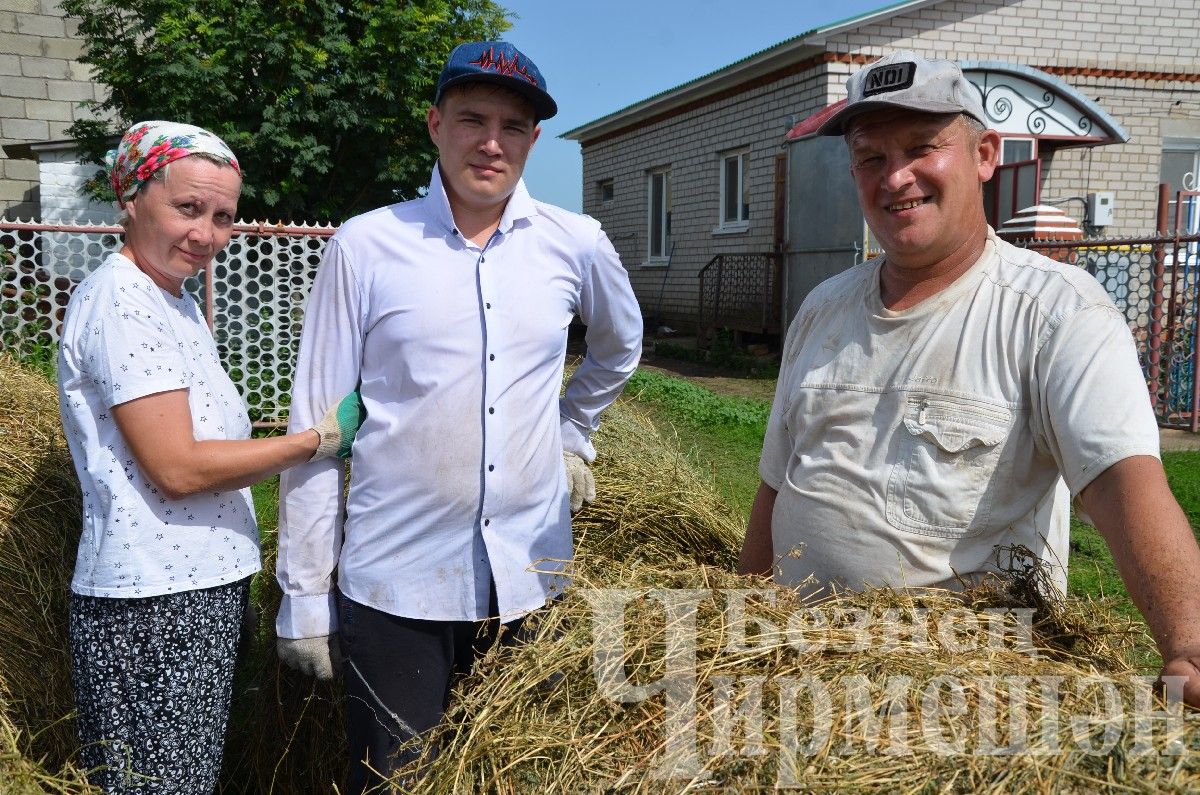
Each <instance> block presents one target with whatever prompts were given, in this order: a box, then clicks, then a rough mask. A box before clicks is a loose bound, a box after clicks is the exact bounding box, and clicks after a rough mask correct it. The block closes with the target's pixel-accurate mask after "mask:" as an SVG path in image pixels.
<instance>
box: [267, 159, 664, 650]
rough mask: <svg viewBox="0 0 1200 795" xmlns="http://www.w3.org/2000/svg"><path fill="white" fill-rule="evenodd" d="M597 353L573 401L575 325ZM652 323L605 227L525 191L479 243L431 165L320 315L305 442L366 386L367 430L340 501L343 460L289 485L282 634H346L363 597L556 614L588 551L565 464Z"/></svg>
mask: <svg viewBox="0 0 1200 795" xmlns="http://www.w3.org/2000/svg"><path fill="white" fill-rule="evenodd" d="M574 315H578V316H579V317H580V319H581V320H582V321H583V322H584V323H585V324H586V325H587V327H588V332H587V346H588V352H587V356H586V358H585V359H584V361H583V363H582V364H581V365H580V366H579V368H578V369H577V370H576V372H575V373H574V375H573V377H572V378H571V381H570V383H569V384H568V386H567V389H566V392H565V395H564V396H563V397H562V398H561V399H560V398H559V391H560V386H561V382H562V374H563V363H564V357H565V353H566V343H567V327H568V326H569V325H570V323H571V319H572V317H573V316H574ZM641 330H642V321H641V314H640V311H639V309H638V305H637V301H636V299H635V298H634V295H633V291H632V289H631V288H630V286H629V278H628V274H627V273H626V272H625V269H624V268H623V267H622V265H621V263H620V259H619V258H618V256H617V253H616V251H615V250H614V249H613V247H612V244H611V243H610V242H609V240H608V238H607V237H606V236H605V234H604V233H603V232H602V231H601V230H600V225H599V223H598V222H596V221H595V220H593V219H591V218H588V217H587V216H582V215H578V214H575V213H571V212H568V211H566V210H563V209H560V208H558V207H554V206H551V205H547V204H542V203H541V202H536V201H534V200H533V199H531V198H530V196H529V193H528V192H527V191H526V189H525V185H524V182H520V183H518V185H517V188H516V191H515V192H514V193H513V195H512V197H511V198H510V199H509V201H508V204H507V206H506V208H505V211H504V214H503V217H502V218H501V220H500V225H499V228H498V229H497V230H496V232H495V234H494V235H493V236H492V238H491V239H490V240H489V241H488V243H487V245H486V246H484V247H483V248H482V249H481V248H479V247H478V246H476V245H475V244H473V243H472V242H471V241H470V240H467V239H466V238H464V237H463V236H462V235H461V234H460V233H459V232H458V230H457V229H456V228H455V223H454V217H453V215H452V214H451V211H450V205H449V202H448V201H447V198H446V193H445V190H444V188H443V187H442V182H441V177H440V173H439V170H438V168H437V167H436V166H435V167H434V173H433V179H432V181H431V183H430V186H429V192H428V194H427V195H426V196H425V197H424V198H420V199H416V200H413V201H409V202H403V203H400V204H395V205H392V206H389V207H384V208H381V209H379V210H375V211H373V212H369V213H366V214H364V215H360V216H358V217H356V218H353V219H351V220H349V221H347V222H346V223H345V224H344V225H342V227H341V228H340V229H339V230H338V233H337V234H336V235H335V236H334V237H333V238H332V239H331V240H330V242H329V244H328V246H327V248H326V249H325V256H324V260H323V262H322V265H321V269H320V272H319V273H318V275H317V279H316V282H315V283H314V285H313V290H312V294H311V295H310V297H309V300H308V307H307V309H306V311H305V321H304V333H303V338H302V341H301V345H300V357H299V361H298V365H297V370H296V377H295V386H294V389H293V398H292V406H291V424H290V429H291V430H301V429H304V428H307V427H310V426H311V425H313V424H314V423H315V422H316V421H317V420H318V419H319V418H320V417H321V415H322V414H323V413H324V411H325V410H326V409H327V408H328V407H329V406H331V405H333V404H334V402H336V401H337V400H338V399H339V398H341V397H342V396H343V395H344V394H345V393H346V392H348V391H350V390H352V389H354V388H356V387H358V388H359V389H360V392H361V394H362V398H363V403H364V404H365V406H366V409H367V418H366V421H365V422H364V423H363V426H362V428H361V429H360V430H359V432H358V435H357V436H356V438H355V441H354V451H353V459H352V465H353V475H352V477H351V483H350V489H349V494H348V497H347V499H346V503H345V505H344V516H343V505H342V494H343V477H344V471H345V470H344V467H343V465H342V462H340V461H337V460H336V459H332V460H326V461H320V462H315V463H310V464H302V465H300V466H297V467H295V468H293V469H291V470H288V471H287V472H285V473H284V474H283V478H282V484H281V494H280V515H279V559H278V571H277V573H278V577H279V583H280V585H281V587H282V588H283V593H284V596H283V602H282V604H281V606H280V610H279V616H278V619H277V626H276V629H277V631H278V633H279V635H280V636H281V637H289V638H302V637H313V636H318V635H326V634H329V633H330V632H332V631H335V630H336V629H337V623H336V621H337V620H336V615H337V614H336V611H335V609H334V605H333V598H332V597H333V588H334V585H333V580H332V577H333V572H334V569H335V568H336V569H337V570H338V575H337V587H338V588H339V589H340V590H341V591H342V593H344V594H345V595H346V596H347V597H349V598H350V599H352V600H354V601H356V602H360V603H362V604H366V605H369V606H371V607H374V608H376V609H378V610H381V611H384V612H387V613H390V614H393V615H398V616H405V617H408V618H419V619H430V620H440V621H463V620H478V619H481V618H485V617H486V616H487V615H488V614H489V596H490V589H491V586H492V584H493V582H494V585H495V590H496V597H497V602H498V607H499V611H500V615H501V616H502V617H503V618H505V619H512V618H515V617H517V616H519V615H522V614H524V613H526V612H528V611H530V610H533V609H536V608H537V607H539V606H541V605H543V604H544V603H545V602H546V599H547V598H548V597H550V596H553V595H554V594H555V593H556V592H557V591H558V590H560V589H561V588H562V586H563V585H564V578H563V576H562V575H561V574H559V573H558V572H561V570H562V569H563V567H564V563H565V562H566V561H568V560H570V558H571V556H572V543H571V517H570V508H569V500H568V491H567V483H566V475H565V470H564V466H563V461H562V451H563V450H564V449H565V450H569V451H572V452H576V453H578V454H580V455H581V456H582V457H584V458H585V459H587V460H589V461H590V460H592V459H593V458H594V457H595V451H594V450H593V448H592V446H591V443H590V442H589V436H590V434H591V432H592V431H593V430H595V428H596V427H597V426H598V416H599V414H600V413H601V412H602V411H603V410H604V409H605V408H607V407H608V406H609V405H610V404H611V403H612V402H613V401H614V400H615V399H616V397H617V395H618V394H620V391H621V389H622V388H623V387H624V385H625V382H626V381H627V380H628V378H629V376H630V375H631V374H632V373H633V371H634V369H635V368H636V367H637V363H638V358H639V356H640V353H641Z"/></svg>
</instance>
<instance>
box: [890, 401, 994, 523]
mask: <svg viewBox="0 0 1200 795" xmlns="http://www.w3.org/2000/svg"><path fill="white" fill-rule="evenodd" d="M1011 424H1012V414H1011V412H1009V411H1008V410H1007V409H1005V408H1002V407H999V406H994V407H984V406H980V405H979V404H976V403H970V402H967V401H957V400H954V399H953V398H944V397H937V398H933V397H912V398H909V402H908V405H907V407H906V408H905V411H904V421H903V423H902V425H901V427H900V428H899V429H897V432H898V434H899V436H900V442H899V451H898V453H899V457H898V458H897V460H896V463H895V464H894V465H893V466H892V471H891V476H890V477H889V478H888V488H887V518H888V522H889V523H891V525H892V526H893V527H896V528H899V529H901V530H908V531H910V532H913V533H920V534H921V535H928V536H937V537H939V538H965V537H969V536H974V535H978V534H979V533H981V532H983V531H984V530H985V529H986V527H987V520H988V515H989V513H990V511H991V507H992V497H993V495H994V494H995V492H996V490H997V484H996V483H995V482H993V481H994V479H995V478H996V476H997V465H998V463H999V461H1000V454H1001V450H1002V448H1003V447H1004V439H1005V438H1006V437H1007V435H1008V430H1009V426H1010V425H1011Z"/></svg>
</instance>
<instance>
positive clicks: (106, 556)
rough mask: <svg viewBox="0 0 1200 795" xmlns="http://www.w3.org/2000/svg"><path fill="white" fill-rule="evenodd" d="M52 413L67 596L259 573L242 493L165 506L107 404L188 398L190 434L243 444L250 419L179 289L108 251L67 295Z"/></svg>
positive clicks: (148, 591)
mask: <svg viewBox="0 0 1200 795" xmlns="http://www.w3.org/2000/svg"><path fill="white" fill-rule="evenodd" d="M58 383H59V406H60V411H61V412H62V419H63V428H64V429H65V430H66V436H67V443H68V445H69V446H70V448H71V458H72V459H73V460H74V462H75V471H76V473H77V474H78V475H79V482H80V486H81V488H82V495H83V528H82V534H81V536H80V539H79V553H78V555H77V557H76V561H75V576H74V578H73V580H72V582H71V589H72V590H73V591H74V592H75V593H77V594H81V595H84V596H106V597H121V598H137V597H145V596H158V595H161V594H168V593H177V592H179V591H187V590H193V589H198V588H211V587H215V586H217V585H223V584H225V583H229V582H234V581H236V580H240V579H242V578H244V577H248V576H250V575H251V574H253V573H254V572H256V571H258V570H259V567H260V565H259V551H258V526H257V523H256V521H255V518H254V503H253V501H252V499H251V496H250V490H249V489H242V490H240V491H210V492H202V493H200V494H194V495H192V496H190V497H185V498H183V499H181V500H169V499H166V498H165V497H164V496H163V495H162V494H160V493H159V489H158V488H157V487H155V485H154V484H153V483H151V482H150V480H149V479H148V478H147V477H146V476H145V475H144V474H143V473H142V471H141V469H140V467H139V466H138V463H137V461H136V460H135V459H134V457H133V454H132V453H131V452H130V451H129V448H128V447H127V446H126V444H125V438H124V437H123V436H122V435H121V432H120V430H119V429H118V428H117V425H116V423H115V422H114V421H113V418H112V407H113V406H116V405H120V404H121V403H127V402H129V401H130V400H134V399H136V398H139V397H144V396H146V395H152V394H155V393H158V392H167V391H171V390H175V389H186V390H187V391H188V404H189V406H190V408H191V414H192V429H193V432H194V434H195V438H196V439H198V440H199V439H245V438H247V437H249V435H250V418H249V417H248V416H247V414H246V408H245V405H244V404H243V403H242V399H241V397H240V396H239V395H238V392H237V389H236V388H235V387H234V385H233V382H232V381H231V380H230V379H229V376H228V375H226V373H225V371H224V369H222V367H221V362H220V360H219V359H218V357H217V348H216V344H215V342H214V341H213V338H212V334H211V333H209V330H208V326H207V325H206V324H205V322H204V316H203V315H202V314H201V312H200V309H199V307H198V306H197V305H196V302H195V301H194V300H193V299H192V297H191V296H190V295H188V294H187V293H186V292H185V293H184V294H183V296H182V297H180V298H176V297H175V296H173V295H171V294H170V293H168V292H166V291H164V290H162V289H160V288H159V287H158V286H156V285H155V284H154V282H152V281H151V280H150V278H149V277H148V276H146V275H145V274H144V273H142V272H141V271H140V270H138V268H137V266H135V265H134V264H133V263H132V262H131V261H130V260H128V259H127V258H125V257H123V256H121V255H120V254H112V255H111V256H109V258H108V259H107V260H105V262H104V264H103V265H101V266H100V267H99V268H98V269H97V270H96V271H95V272H94V273H92V274H91V275H90V276H89V277H88V278H87V279H85V280H84V281H83V282H82V283H80V285H79V286H78V287H77V288H76V289H75V292H74V294H73V295H72V296H71V301H70V303H69V304H68V306H67V314H66V319H65V320H64V322H63V329H62V337H61V341H60V345H59V355H58Z"/></svg>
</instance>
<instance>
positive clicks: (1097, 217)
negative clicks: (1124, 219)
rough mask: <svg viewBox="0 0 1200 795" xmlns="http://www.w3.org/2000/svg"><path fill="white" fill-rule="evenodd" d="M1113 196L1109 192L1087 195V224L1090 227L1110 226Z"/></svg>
mask: <svg viewBox="0 0 1200 795" xmlns="http://www.w3.org/2000/svg"><path fill="white" fill-rule="evenodd" d="M1114 198H1115V197H1114V194H1113V192H1112V191H1111V190H1102V191H1097V192H1096V193H1089V194H1088V195H1087V222H1088V224H1090V225H1091V226H1111V225H1112V222H1113V209H1114V207H1113V203H1114Z"/></svg>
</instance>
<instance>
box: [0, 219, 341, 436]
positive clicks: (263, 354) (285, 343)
mask: <svg viewBox="0 0 1200 795" xmlns="http://www.w3.org/2000/svg"><path fill="white" fill-rule="evenodd" d="M121 231H122V230H121V228H120V227H116V226H95V225H91V224H83V225H73V224H39V223H28V222H9V221H4V222H0V344H2V345H3V348H4V350H6V351H13V352H15V353H17V354H18V355H21V356H32V355H38V354H39V352H41V354H42V355H49V354H52V353H53V350H54V347H55V346H56V345H57V343H58V335H59V330H60V329H61V327H62V319H63V315H64V313H65V311H66V306H67V300H68V299H69V298H70V297H71V291H72V290H74V289H75V285H77V284H78V283H79V282H80V281H82V280H83V279H84V278H85V277H86V276H87V275H88V274H89V273H91V272H92V271H93V270H95V269H96V268H97V267H98V266H99V265H100V263H101V262H103V261H104V258H105V257H106V256H107V255H108V253H109V252H110V251H115V250H117V249H118V248H119V247H120V240H121V238H120V234H121ZM334 231H335V229H334V227H332V226H309V225H307V224H305V225H300V226H283V225H268V224H247V223H239V224H237V225H236V226H235V227H234V233H233V236H232V237H231V238H230V241H229V245H227V246H226V247H225V249H224V250H223V251H222V252H221V253H220V254H218V255H217V256H216V258H215V259H214V260H213V263H212V265H211V266H210V267H209V268H208V269H207V270H206V271H205V272H204V273H202V274H201V275H200V277H199V278H195V279H189V280H188V281H187V282H185V284H184V288H185V289H186V290H188V291H189V292H191V293H192V294H193V295H194V296H195V297H196V300H197V301H199V302H200V305H201V306H202V307H203V308H204V311H205V315H206V317H207V318H208V323H209V327H210V328H211V329H212V331H213V337H214V338H215V339H216V342H217V350H218V352H219V353H220V356H221V361H222V362H223V363H224V365H225V369H226V370H227V371H228V373H229V375H230V377H231V378H232V379H233V381H234V383H235V384H236V385H237V387H238V390H239V391H240V392H241V394H242V397H243V399H244V400H245V401H246V404H247V406H248V407H249V409H250V416H251V419H253V420H254V421H255V424H256V425H260V426H262V425H278V424H280V423H282V422H284V421H286V419H287V411H288V405H289V400H290V396H291V391H292V381H291V377H292V372H293V368H294V367H295V361H296V355H297V352H298V351H299V346H300V327H301V323H302V321H303V317H304V302H305V300H306V299H307V298H308V291H309V288H310V287H311V286H312V282H313V279H314V278H315V277H316V273H317V266H318V264H319V263H320V261H321V254H322V252H323V251H324V250H325V241H326V240H327V239H328V238H329V237H330V236H331V235H333V233H334ZM208 296H212V297H213V300H211V301H209V300H207V298H208Z"/></svg>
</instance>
